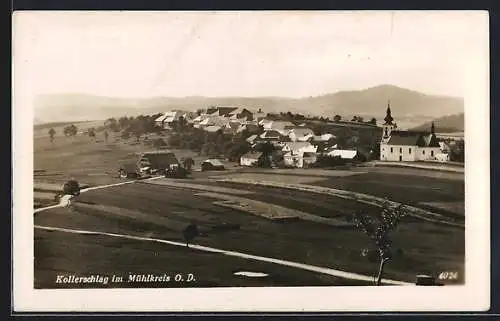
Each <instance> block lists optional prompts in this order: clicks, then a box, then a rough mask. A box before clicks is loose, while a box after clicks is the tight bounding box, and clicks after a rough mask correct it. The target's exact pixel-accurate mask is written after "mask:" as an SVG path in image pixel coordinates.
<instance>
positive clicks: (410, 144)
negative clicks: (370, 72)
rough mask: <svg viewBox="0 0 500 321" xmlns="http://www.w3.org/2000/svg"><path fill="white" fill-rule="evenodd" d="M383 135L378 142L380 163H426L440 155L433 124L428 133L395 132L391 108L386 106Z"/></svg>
mask: <svg viewBox="0 0 500 321" xmlns="http://www.w3.org/2000/svg"><path fill="white" fill-rule="evenodd" d="M384 120H385V123H384V125H383V126H382V129H383V135H382V139H381V142H380V160H382V161H406V162H414V161H426V160H435V159H436V155H437V154H439V153H441V147H440V145H439V142H438V140H437V138H436V135H435V133H434V123H432V126H431V130H430V132H417V131H401V130H396V128H397V126H396V124H395V123H394V122H393V120H394V119H393V118H392V115H391V108H390V105H389V104H388V106H387V111H386V116H385V118H384Z"/></svg>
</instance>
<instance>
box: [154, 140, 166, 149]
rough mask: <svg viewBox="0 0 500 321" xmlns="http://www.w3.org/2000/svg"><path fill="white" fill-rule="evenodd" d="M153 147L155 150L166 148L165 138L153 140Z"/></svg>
mask: <svg viewBox="0 0 500 321" xmlns="http://www.w3.org/2000/svg"><path fill="white" fill-rule="evenodd" d="M152 145H153V147H154V148H162V147H166V146H167V143H166V142H165V140H164V139H163V138H157V139H155V140H153V144H152Z"/></svg>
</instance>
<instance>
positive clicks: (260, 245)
mask: <svg viewBox="0 0 500 321" xmlns="http://www.w3.org/2000/svg"><path fill="white" fill-rule="evenodd" d="M43 131H46V129H43ZM98 135H99V134H98ZM98 139H102V137H98ZM34 147H35V151H34V164H35V169H36V170H38V172H36V173H35V177H34V179H35V182H41V183H57V184H60V183H62V182H64V181H66V180H67V179H68V178H69V177H74V178H76V179H77V180H79V181H80V182H82V183H86V184H90V185H102V184H110V183H114V182H119V181H123V180H122V179H119V178H116V177H115V176H116V171H117V168H118V166H119V164H120V163H121V162H130V161H134V160H135V159H136V155H135V154H134V153H136V152H140V151H145V150H150V149H149V148H147V147H145V146H143V145H135V144H128V143H127V142H113V139H111V142H110V143H109V144H105V143H104V142H97V143H96V142H92V141H90V139H89V138H88V137H86V136H82V135H79V136H77V137H72V138H66V137H60V139H58V140H56V142H55V144H52V143H50V141H49V139H48V137H43V136H38V137H37V136H36V133H35V140H34ZM175 152H176V155H177V157H178V158H180V157H186V156H190V157H194V159H195V162H196V166H199V164H200V162H201V161H202V160H203V157H200V156H198V155H196V154H195V153H193V152H190V151H175ZM237 172H241V173H239V174H238V173H236V172H235V171H234V170H233V169H231V170H229V171H227V172H219V173H216V172H208V173H202V172H195V173H193V179H191V180H190V181H191V182H194V183H196V184H202V185H208V187H207V191H210V188H211V187H212V189H213V187H215V186H220V187H224V186H226V187H231V188H238V189H243V190H246V191H249V192H250V193H249V194H245V195H241V197H244V198H247V199H249V200H255V201H259V202H267V203H270V204H276V205H279V206H284V207H287V208H290V209H295V210H299V211H303V212H305V213H309V214H311V215H317V216H319V217H329V218H335V219H341V220H347V219H348V217H350V215H352V213H353V212H354V211H357V210H364V211H376V210H377V209H375V208H374V207H371V206H369V205H366V204H360V203H357V202H355V201H352V200H344V199H340V198H336V197H329V196H324V195H311V194H310V193H307V192H298V191H291V190H283V189H269V188H262V187H255V186H252V187H251V186H241V185H239V186H238V185H225V184H217V185H216V183H215V182H213V180H211V177H217V176H227V175H239V176H241V177H247V178H248V177H257V176H258V177H270V178H274V179H277V180H281V181H284V182H293V183H304V184H312V185H319V186H327V187H333V188H339V189H345V190H350V191H357V192H362V193H366V194H370V195H374V196H380V197H388V198H390V199H392V200H395V201H399V202H404V203H407V204H412V205H415V206H421V207H425V206H427V207H428V208H432V210H436V211H441V212H443V213H447V214H450V213H451V212H454V215H456V212H457V211H460V210H461V207H460V206H458V205H457V204H458V203H459V202H463V201H464V182H463V174H462V176H460V175H458V174H456V173H440V172H436V171H433V172H431V171H425V170H418V169H406V168H404V169H401V168H358V169H356V168H354V169H352V170H350V171H345V172H341V171H338V172H337V173H335V172H336V171H323V170H317V169H311V170H308V169H303V170H291V171H282V172H280V173H279V175H276V173H274V172H269V171H260V170H255V169H241V170H240V169H238V171H237ZM199 193H200V191H199V190H198V191H194V190H189V189H183V188H176V187H169V186H160V185H153V184H145V183H133V184H129V185H123V186H119V187H112V188H108V189H103V190H95V191H90V192H87V193H85V194H82V195H81V196H79V197H78V198H77V199H76V202H75V203H74V205H73V206H72V207H71V208H57V209H53V210H49V211H45V212H41V213H39V214H37V215H36V216H35V224H38V225H44V226H54V227H61V228H73V229H87V230H92V231H102V232H108V233H121V234H127V235H137V236H147V237H158V238H164V239H168V240H173V241H180V240H181V234H180V233H181V230H182V228H183V227H185V226H186V225H187V224H188V223H190V222H196V224H198V225H199V226H200V228H201V230H202V231H203V235H202V236H200V237H199V238H197V239H196V240H195V243H197V244H200V245H205V246H212V247H215V248H220V249H226V250H234V251H241V252H244V253H249V254H254V255H262V256H268V257H273V258H280V259H284V260H290V261H295V262H301V263H306V264H311V265H316V266H322V267H330V268H335V269H340V270H345V271H350V272H355V273H361V274H366V275H372V274H373V273H374V272H375V271H376V270H377V264H375V263H370V262H368V260H367V258H366V257H363V256H361V251H362V250H363V249H364V248H366V247H368V246H369V245H370V242H369V240H368V238H367V237H365V236H363V235H362V234H360V233H359V232H357V231H354V230H352V229H351V228H335V227H332V226H327V225H324V224H319V223H314V222H308V221H300V220H299V221H290V222H272V221H270V220H266V219H264V218H261V217H258V216H255V215H251V214H248V213H245V212H241V211H237V210H233V209H229V208H224V207H221V206H217V205H214V204H213V201H215V200H214V199H213V198H210V197H203V196H200V195H197V194H199ZM195 194H196V195H195ZM37 195H38V196H39V197H41V198H43V199H45V200H47V199H50V195H47V194H46V193H38V194H37ZM35 196H36V195H35ZM424 203H425V204H424ZM443 204H444V205H443ZM446 204H447V205H446ZM452 204H453V205H452ZM462 217H463V214H462ZM224 223H226V224H230V225H237V226H239V227H240V228H239V229H236V230H229V231H221V230H219V229H218V228H217V227H218V226H222V225H223V224H224ZM464 234H465V233H464V230H463V228H455V227H448V226H440V225H435V224H433V223H429V222H423V221H418V220H415V219H408V220H405V221H404V222H403V223H402V224H401V226H400V228H399V229H398V230H397V231H396V232H395V234H394V237H393V241H394V247H395V248H396V249H402V250H403V252H402V253H400V254H399V255H396V256H395V257H394V259H393V260H392V261H391V262H390V264H389V265H388V266H387V270H386V272H387V275H386V277H387V278H391V279H395V280H402V281H408V282H412V281H414V278H415V275H416V274H418V273H431V274H437V273H439V272H441V271H457V272H459V276H460V279H459V280H458V282H463V275H464V255H465V254H464V253H465V249H464V247H465V243H464V242H465V240H464V238H465V235H464ZM129 270H130V271H129ZM178 270H182V271H186V272H185V273H191V272H189V271H193V273H195V274H197V275H198V276H199V278H198V280H199V281H198V282H197V283H191V284H169V285H168V286H240V285H241V286H252V285H352V284H361V283H360V282H353V281H349V280H345V279H338V278H335V277H332V276H327V275H322V274H318V273H313V272H308V271H302V270H298V269H293V268H288V267H281V266H276V265H273V264H270V263H258V262H254V261H251V260H244V259H239V258H230V257H223V256H221V255H217V254H213V253H212V254H210V253H198V252H196V251H194V250H187V249H184V248H176V247H172V246H168V245H159V244H154V243H144V242H139V241H130V240H126V241H125V240H122V239H112V238H109V237H104V236H95V235H94V236H89V235H74V234H67V233H63V232H58V231H52V232H49V231H43V230H39V229H36V230H35V285H36V286H37V287H41V288H46V287H53V286H56V285H54V282H53V280H54V277H55V276H56V275H57V274H58V273H74V274H88V273H101V274H103V273H104V274H115V273H116V274H124V273H128V272H133V271H137V272H138V273H139V272H140V273H163V272H168V273H176V271H178ZM237 270H252V271H254V270H255V271H258V272H264V273H268V274H269V275H270V276H269V277H268V278H262V279H247V278H241V277H236V276H234V275H233V272H234V271H237ZM120 286H121V285H120ZM123 286H125V285H123Z"/></svg>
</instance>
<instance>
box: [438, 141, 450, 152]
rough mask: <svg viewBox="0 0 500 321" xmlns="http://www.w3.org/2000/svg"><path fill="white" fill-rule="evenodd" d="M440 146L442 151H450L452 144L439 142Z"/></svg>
mask: <svg viewBox="0 0 500 321" xmlns="http://www.w3.org/2000/svg"><path fill="white" fill-rule="evenodd" d="M439 147H440V148H441V152H443V153H448V152H449V151H450V146H449V145H448V144H446V143H445V142H439Z"/></svg>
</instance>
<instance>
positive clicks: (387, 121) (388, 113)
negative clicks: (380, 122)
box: [384, 100, 394, 125]
mask: <svg viewBox="0 0 500 321" xmlns="http://www.w3.org/2000/svg"><path fill="white" fill-rule="evenodd" d="M384 120H385V125H392V121H393V120H394V118H392V115H391V101H390V100H389V101H388V102H387V111H386V115H385V118H384Z"/></svg>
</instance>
